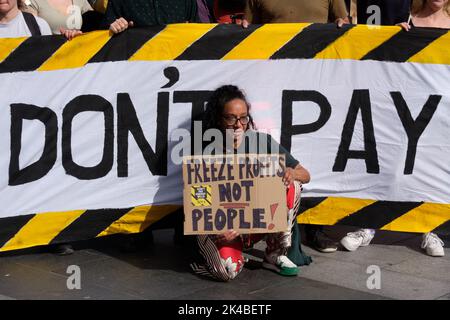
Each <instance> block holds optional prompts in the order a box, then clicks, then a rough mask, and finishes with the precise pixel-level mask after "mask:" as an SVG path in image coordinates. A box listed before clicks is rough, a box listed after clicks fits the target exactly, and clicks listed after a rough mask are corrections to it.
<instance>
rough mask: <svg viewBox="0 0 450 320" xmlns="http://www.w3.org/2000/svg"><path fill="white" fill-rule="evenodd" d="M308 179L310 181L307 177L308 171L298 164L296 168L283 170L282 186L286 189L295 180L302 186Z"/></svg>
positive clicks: (308, 176)
mask: <svg viewBox="0 0 450 320" xmlns="http://www.w3.org/2000/svg"><path fill="white" fill-rule="evenodd" d="M310 179H311V177H310V175H309V172H308V170H306V169H305V168H303V167H302V166H301V165H300V164H297V166H296V167H295V168H294V169H292V168H289V167H287V168H286V169H285V170H284V175H283V179H282V180H283V183H284V185H285V186H286V187H287V186H289V185H290V184H291V183H293V182H294V181H295V180H297V181H299V182H300V183H302V184H303V183H308V182H309V180H310Z"/></svg>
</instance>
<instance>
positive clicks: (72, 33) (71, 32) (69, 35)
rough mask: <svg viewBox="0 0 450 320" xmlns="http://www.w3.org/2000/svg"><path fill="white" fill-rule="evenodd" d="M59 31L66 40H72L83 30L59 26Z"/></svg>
mask: <svg viewBox="0 0 450 320" xmlns="http://www.w3.org/2000/svg"><path fill="white" fill-rule="evenodd" d="M59 32H61V34H62V35H63V36H64V37H66V39H67V40H69V41H70V40H72V39H73V38H75V37H78V36H79V35H81V34H83V32H81V31H80V30H75V29H64V28H60V29H59Z"/></svg>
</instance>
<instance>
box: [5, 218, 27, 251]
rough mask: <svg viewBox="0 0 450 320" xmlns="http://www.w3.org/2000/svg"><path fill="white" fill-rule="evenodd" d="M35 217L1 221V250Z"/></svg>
mask: <svg viewBox="0 0 450 320" xmlns="http://www.w3.org/2000/svg"><path fill="white" fill-rule="evenodd" d="M34 216H35V215H34V214H28V215H25V216H16V217H8V218H2V219H0V248H1V247H3V246H4V245H5V244H6V243H7V242H8V241H9V240H11V239H12V238H13V237H14V236H15V235H16V233H17V232H19V231H20V229H22V228H23V226H25V225H26V224H27V223H28V221H30V220H31V219H32V218H33V217H34Z"/></svg>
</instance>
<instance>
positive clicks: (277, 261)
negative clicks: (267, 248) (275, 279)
mask: <svg viewBox="0 0 450 320" xmlns="http://www.w3.org/2000/svg"><path fill="white" fill-rule="evenodd" d="M262 266H263V268H265V269H268V270H272V271H275V272H277V273H278V274H280V275H282V276H296V275H297V274H298V267H297V265H296V264H295V263H293V262H292V261H291V260H290V259H289V258H288V257H287V256H284V255H281V256H276V257H275V256H273V255H266V256H265V257H264V261H263V264H262Z"/></svg>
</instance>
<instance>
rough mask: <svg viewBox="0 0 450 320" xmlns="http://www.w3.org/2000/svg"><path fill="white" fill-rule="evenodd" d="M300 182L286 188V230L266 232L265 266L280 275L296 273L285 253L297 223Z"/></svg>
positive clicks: (292, 263)
mask: <svg viewBox="0 0 450 320" xmlns="http://www.w3.org/2000/svg"><path fill="white" fill-rule="evenodd" d="M301 188H302V186H301V184H300V183H299V182H297V181H295V182H294V183H293V184H291V185H290V186H289V187H288V189H287V194H286V203H287V207H288V230H289V231H287V232H280V233H272V234H268V235H267V238H266V243H267V248H266V255H265V258H264V259H265V261H264V262H263V266H264V267H265V268H268V269H271V270H274V271H277V272H278V273H280V274H281V275H286V276H293V275H297V274H298V268H297V264H295V263H294V262H293V261H291V260H290V259H289V258H288V256H287V254H288V251H289V248H290V247H291V245H292V230H293V228H294V226H296V224H297V213H298V210H299V207H300V196H301Z"/></svg>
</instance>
